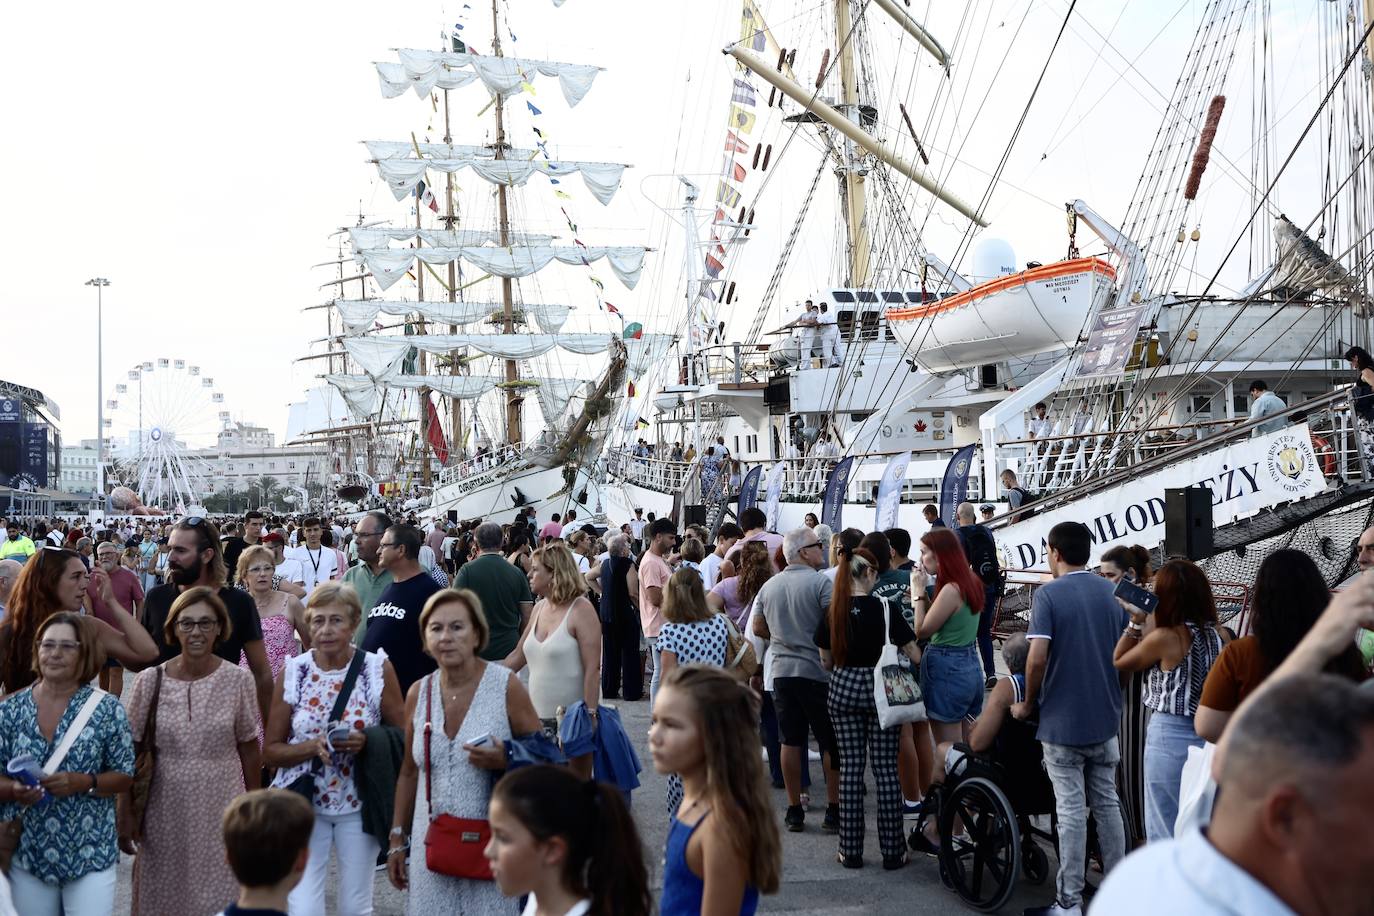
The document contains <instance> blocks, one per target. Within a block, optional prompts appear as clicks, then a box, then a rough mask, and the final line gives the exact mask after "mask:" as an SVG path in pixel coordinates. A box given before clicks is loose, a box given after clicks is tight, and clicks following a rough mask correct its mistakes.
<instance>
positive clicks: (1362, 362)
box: [1343, 347, 1374, 460]
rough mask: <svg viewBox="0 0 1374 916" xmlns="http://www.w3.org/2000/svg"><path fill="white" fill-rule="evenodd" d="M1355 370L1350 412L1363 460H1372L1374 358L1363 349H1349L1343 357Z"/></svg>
mask: <svg viewBox="0 0 1374 916" xmlns="http://www.w3.org/2000/svg"><path fill="white" fill-rule="evenodd" d="M1343 358H1344V359H1346V360H1347V361H1349V363H1350V368H1351V369H1354V370H1355V387H1354V388H1352V389H1351V390H1350V412H1351V413H1352V414H1354V415H1355V428H1356V429H1358V430H1359V434H1360V448H1361V450H1362V451H1363V452H1364V456H1365V458H1366V459H1367V460H1368V459H1374V357H1371V356H1370V355H1369V351H1368V350H1366V349H1365V348H1364V347H1351V348H1350V349H1349V350H1346V351H1345V356H1344V357H1343Z"/></svg>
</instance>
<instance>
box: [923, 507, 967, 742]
mask: <svg viewBox="0 0 1374 916" xmlns="http://www.w3.org/2000/svg"><path fill="white" fill-rule="evenodd" d="M932 576H933V577H934V588H933V589H932V588H931V587H930V582H931V577H932ZM911 604H912V608H913V609H914V611H915V615H916V636H917V638H919V639H929V640H930V646H929V647H928V648H927V649H926V652H925V656H924V658H923V659H922V662H921V692H922V693H923V694H924V695H925V702H926V715H927V716H929V718H930V726H931V730H932V731H933V732H934V733H935V741H936V743H937V744H939V743H943V742H945V741H963V740H964V734H963V723H964V720H965V719H968V720H969V721H972V720H974V719H976V718H978V713H980V712H982V710H983V669H982V662H981V661H979V658H978V645H977V640H978V615H979V614H980V613H981V612H982V610H983V583H982V582H981V581H980V580H979V579H978V577H977V576H975V575H974V574H973V569H972V568H971V567H970V566H969V564H968V559H967V558H966V557H965V556H964V550H963V548H962V547H960V546H959V539H958V538H957V537H956V536H955V534H954V532H953V531H950V530H949V529H948V528H934V529H932V530H930V531H928V532H926V533H925V534H924V535H922V536H921V561H920V562H919V563H917V564H916V566H915V567H914V568H913V569H912V570H911Z"/></svg>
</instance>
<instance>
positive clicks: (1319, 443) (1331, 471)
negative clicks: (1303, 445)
mask: <svg viewBox="0 0 1374 916" xmlns="http://www.w3.org/2000/svg"><path fill="white" fill-rule="evenodd" d="M1308 435H1309V436H1311V438H1312V451H1314V452H1316V453H1317V460H1318V461H1319V462H1321V468H1322V474H1323V475H1325V476H1327V477H1334V476H1336V450H1335V449H1333V448H1332V447H1331V443H1330V441H1328V440H1327V438H1326V437H1325V436H1319V435H1317V434H1316V433H1309V434H1308Z"/></svg>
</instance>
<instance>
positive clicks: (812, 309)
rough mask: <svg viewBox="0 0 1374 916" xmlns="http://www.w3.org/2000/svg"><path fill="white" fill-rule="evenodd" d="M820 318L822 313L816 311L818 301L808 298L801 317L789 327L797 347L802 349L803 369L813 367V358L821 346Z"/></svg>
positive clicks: (800, 356) (800, 354) (800, 355)
mask: <svg viewBox="0 0 1374 916" xmlns="http://www.w3.org/2000/svg"><path fill="white" fill-rule="evenodd" d="M819 318H820V313H819V312H817V311H816V303H814V302H812V301H811V300H810V299H807V300H806V306H805V307H804V308H803V309H802V314H801V317H799V318H798V319H797V320H796V321H794V322H792V323H791V324H789V325H788V327H789V328H792V333H793V335H794V336H795V338H796V341H797V347H798V349H799V351H800V353H799V358H800V361H801V368H803V369H809V368H811V367H810V365H809V364H810V362H811V358H812V357H813V356H814V355H815V353H816V351H817V350H818V349H820V347H821V338H820V329H819V326H820V321H819Z"/></svg>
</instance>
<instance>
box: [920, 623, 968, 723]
mask: <svg viewBox="0 0 1374 916" xmlns="http://www.w3.org/2000/svg"><path fill="white" fill-rule="evenodd" d="M921 693H923V694H924V695H925V701H926V716H927V717H928V718H929V719H930V720H931V721H932V722H946V723H948V722H960V721H963V720H964V719H966V718H969V717H974V718H977V716H978V714H979V713H980V712H982V711H983V663H982V662H980V661H979V660H978V646H977V645H976V644H975V643H969V644H968V645H967V646H927V647H926V650H925V654H923V655H922V656H921Z"/></svg>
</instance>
